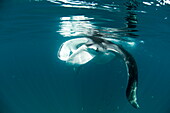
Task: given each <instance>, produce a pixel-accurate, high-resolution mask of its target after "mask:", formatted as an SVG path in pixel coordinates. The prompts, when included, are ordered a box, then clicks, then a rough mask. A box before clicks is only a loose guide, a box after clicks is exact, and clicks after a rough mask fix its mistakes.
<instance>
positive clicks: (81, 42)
mask: <svg viewBox="0 0 170 113" xmlns="http://www.w3.org/2000/svg"><path fill="white" fill-rule="evenodd" d="M113 54H117V55H119V56H121V57H122V58H123V60H124V61H125V64H126V68H127V73H128V86H127V89H126V96H127V99H128V101H129V103H130V104H131V105H132V106H133V107H135V108H139V105H138V103H137V96H136V90H137V86H138V71H137V65H136V62H135V60H134V58H133V57H132V56H131V54H129V53H128V52H127V51H126V50H125V49H124V48H123V47H121V46H119V45H117V44H115V43H112V42H111V41H109V40H105V39H102V38H95V39H90V38H76V39H72V40H68V41H66V42H65V43H63V44H62V46H61V47H60V49H59V51H58V58H59V59H60V60H63V61H66V62H67V63H69V64H72V65H73V66H75V65H76V66H79V65H83V64H86V63H88V62H90V61H91V60H92V59H94V58H96V57H98V56H99V55H100V57H103V58H114V57H113V56H114V55H113Z"/></svg>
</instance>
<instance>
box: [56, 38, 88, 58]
mask: <svg viewBox="0 0 170 113" xmlns="http://www.w3.org/2000/svg"><path fill="white" fill-rule="evenodd" d="M87 41H88V39H87V38H76V39H71V40H68V41H66V42H64V43H63V44H62V45H61V46H60V49H59V51H58V58H59V59H60V60H63V61H67V60H68V59H69V57H70V55H71V54H72V53H74V52H75V51H76V50H77V49H78V48H79V47H80V46H81V45H83V44H85V43H87Z"/></svg>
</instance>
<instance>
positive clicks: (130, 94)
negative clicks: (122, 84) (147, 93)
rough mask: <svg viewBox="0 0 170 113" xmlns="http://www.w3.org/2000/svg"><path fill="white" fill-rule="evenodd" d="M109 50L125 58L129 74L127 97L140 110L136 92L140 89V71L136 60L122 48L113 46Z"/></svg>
mask: <svg viewBox="0 0 170 113" xmlns="http://www.w3.org/2000/svg"><path fill="white" fill-rule="evenodd" d="M108 50H110V51H113V52H116V53H118V54H119V55H121V56H122V57H123V59H124V61H125V63H126V68H127V72H128V85H127V89H126V97H127V99H128V101H129V103H130V104H131V105H132V106H133V107H135V108H139V105H138V103H137V96H136V90H137V87H138V70H137V64H136V61H135V59H134V58H133V57H132V55H131V54H129V53H128V52H127V51H126V50H125V49H124V48H123V47H121V46H118V45H115V44H113V45H112V46H110V47H109V49H108Z"/></svg>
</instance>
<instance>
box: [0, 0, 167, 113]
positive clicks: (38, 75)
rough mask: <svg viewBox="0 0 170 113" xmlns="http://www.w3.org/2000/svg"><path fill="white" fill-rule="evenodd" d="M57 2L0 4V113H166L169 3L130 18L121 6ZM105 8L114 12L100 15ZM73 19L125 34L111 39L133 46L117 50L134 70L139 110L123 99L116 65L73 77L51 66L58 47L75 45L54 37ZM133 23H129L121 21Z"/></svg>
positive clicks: (120, 66) (88, 68)
mask: <svg viewBox="0 0 170 113" xmlns="http://www.w3.org/2000/svg"><path fill="white" fill-rule="evenodd" d="M167 1H168V0H167ZM56 2H57V1H56ZM58 2H59V3H54V1H53V2H52V0H51V1H46V0H39V1H38V0H37V1H33V0H18V1H17V0H10V1H7V0H1V1H0V113H170V106H169V104H170V68H169V67H170V61H169V58H170V53H169V49H170V47H169V46H170V37H169V36H170V35H169V34H170V30H169V29H170V6H169V4H168V3H165V4H161V2H159V0H158V1H154V0H152V1H151V0H150V1H147V3H151V5H148V4H147V3H146V1H145V2H144V1H139V5H138V6H137V9H133V8H132V9H130V10H129V9H128V8H127V6H126V5H125V4H126V3H127V2H128V1H126V0H120V1H119V0H112V1H102V0H100V1H99V0H98V1H97V0H96V1H93V2H95V3H98V5H97V6H95V8H92V7H91V8H86V7H85V8H80V7H77V5H75V4H72V3H64V2H61V1H58ZM87 2H90V3H92V1H90V0H89V1H87ZM112 2H114V4H115V6H110V7H112V8H113V7H115V8H114V9H109V8H106V7H105V8H103V6H109V5H108V4H111V3H112ZM152 2H153V3H152ZM162 3H163V2H162ZM62 4H67V5H71V6H74V8H73V7H65V6H62ZM87 5H88V4H84V5H82V6H87ZM132 6H133V5H132ZM131 10H132V11H131ZM80 15H81V16H84V17H88V18H93V19H88V20H82V21H80V23H81V22H82V23H84V22H87V23H88V25H89V23H92V25H93V26H95V27H97V28H100V29H108V28H116V29H124V30H123V31H119V32H115V33H112V34H114V35H118V36H119V37H120V38H121V37H125V38H128V39H130V40H133V41H134V42H136V45H135V46H133V47H129V46H125V45H123V46H125V48H126V50H127V51H129V52H130V53H131V54H132V55H133V57H134V58H135V59H136V62H137V65H138V71H139V87H138V90H137V95H138V102H139V104H140V107H141V108H140V109H134V108H133V107H132V106H131V105H130V104H129V103H128V101H127V99H126V95H125V91H126V84H127V72H126V68H125V64H124V62H123V61H122V60H121V59H120V58H115V59H114V60H113V61H111V62H109V63H106V64H95V63H93V62H90V63H88V64H87V65H85V66H84V67H83V68H82V69H81V71H80V73H79V74H78V75H77V74H76V73H75V72H74V71H73V69H72V67H70V66H68V65H66V64H65V62H62V61H60V60H59V59H58V58H57V52H58V49H59V47H60V45H61V44H62V43H64V42H65V41H67V40H69V39H72V38H75V36H74V37H72V36H64V35H62V34H61V33H62V32H64V33H68V31H66V32H65V31H62V23H64V20H62V19H61V18H62V17H74V16H75V17H76V16H80ZM134 15H135V18H136V19H135V20H134V21H133V19H134V18H131V19H127V18H128V17H130V16H132V17H133V16H134ZM69 21H70V22H72V20H67V22H69ZM67 22H66V23H67ZM73 23H74V20H73ZM63 26H64V27H68V26H70V25H69V24H68V23H67V24H66V25H63ZM80 26H81V24H80ZM130 26H131V27H130ZM133 26H134V27H133ZM84 28H86V27H84ZM92 28H93V27H92ZM84 30H85V29H83V30H82V31H84ZM127 30H129V31H127ZM82 31H81V30H80V32H82ZM72 34H74V30H73V33H72ZM77 37H81V36H79V35H77Z"/></svg>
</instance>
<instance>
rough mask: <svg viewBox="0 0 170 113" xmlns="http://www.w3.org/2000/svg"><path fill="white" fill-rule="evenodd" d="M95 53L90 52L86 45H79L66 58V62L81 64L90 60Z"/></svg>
mask: <svg viewBox="0 0 170 113" xmlns="http://www.w3.org/2000/svg"><path fill="white" fill-rule="evenodd" d="M95 56H96V55H94V54H92V53H90V52H89V51H88V48H87V46H86V45H82V46H81V47H79V48H78V49H77V50H76V51H75V52H74V53H73V54H71V55H70V57H69V58H68V60H67V63H70V64H73V65H82V64H86V63H87V62H89V61H90V60H92V59H93V58H94V57H95Z"/></svg>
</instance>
